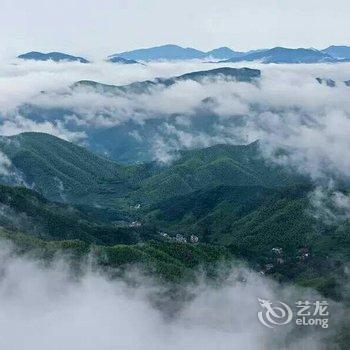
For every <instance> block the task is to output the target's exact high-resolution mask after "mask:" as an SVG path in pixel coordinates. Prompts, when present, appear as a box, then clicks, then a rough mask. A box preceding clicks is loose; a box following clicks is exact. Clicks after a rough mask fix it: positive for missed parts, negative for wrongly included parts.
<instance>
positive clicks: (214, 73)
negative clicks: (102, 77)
mask: <svg viewBox="0 0 350 350" xmlns="http://www.w3.org/2000/svg"><path fill="white" fill-rule="evenodd" d="M260 75H261V72H260V70H258V69H250V68H230V67H222V68H216V69H210V70H206V71H197V72H191V73H186V74H183V75H180V76H178V77H172V78H166V79H165V78H156V79H154V80H145V81H138V82H135V83H131V84H128V85H122V86H116V85H107V84H102V83H98V82H95V81H90V80H81V81H78V82H76V83H75V84H73V86H72V87H73V88H77V87H89V88H93V89H95V90H97V91H98V92H101V93H110V94H118V93H144V92H146V91H147V90H148V89H149V88H150V87H153V86H156V85H163V86H165V87H169V86H171V85H173V84H175V83H177V82H179V81H184V80H192V81H197V82H200V81H202V80H203V79H207V78H208V79H218V78H223V79H232V80H235V81H241V82H253V81H254V79H258V78H260Z"/></svg>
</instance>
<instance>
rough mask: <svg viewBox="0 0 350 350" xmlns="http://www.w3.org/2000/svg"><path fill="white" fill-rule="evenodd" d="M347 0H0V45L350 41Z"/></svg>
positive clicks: (99, 48)
mask: <svg viewBox="0 0 350 350" xmlns="http://www.w3.org/2000/svg"><path fill="white" fill-rule="evenodd" d="M349 13H350V1H349V0H332V1H329V0H215V1H214V0H171V1H169V0H1V2H0V23H1V30H0V43H1V48H0V53H1V54H2V55H7V56H8V55H15V54H19V53H22V52H23V51H29V50H43V51H48V50H57V51H67V52H70V53H73V54H81V55H86V56H90V57H103V56H105V55H107V54H112V53H116V52H121V51H125V50H130V49H134V48H140V47H149V46H153V45H161V44H165V43H175V44H180V45H184V46H192V47H196V48H199V49H212V48H214V47H218V46H223V45H225V46H229V47H231V48H233V49H236V50H247V49H253V48H265V47H272V46H278V45H283V46H288V47H301V46H303V47H316V48H323V47H326V46H328V45H330V44H350V29H349Z"/></svg>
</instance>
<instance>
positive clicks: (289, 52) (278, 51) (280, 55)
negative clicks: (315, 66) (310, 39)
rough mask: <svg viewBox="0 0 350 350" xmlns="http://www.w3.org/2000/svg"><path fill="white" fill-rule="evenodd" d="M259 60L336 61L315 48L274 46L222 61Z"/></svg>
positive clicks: (272, 61) (286, 61)
mask: <svg viewBox="0 0 350 350" xmlns="http://www.w3.org/2000/svg"><path fill="white" fill-rule="evenodd" d="M241 61H261V62H263V63H321V62H337V61H338V59H337V58H334V57H332V56H331V55H329V54H327V53H325V52H322V51H317V50H315V49H302V48H300V49H287V48H284V47H275V48H273V49H270V50H264V51H258V52H252V53H247V54H245V55H242V56H239V57H233V58H230V59H228V60H225V61H224V62H241Z"/></svg>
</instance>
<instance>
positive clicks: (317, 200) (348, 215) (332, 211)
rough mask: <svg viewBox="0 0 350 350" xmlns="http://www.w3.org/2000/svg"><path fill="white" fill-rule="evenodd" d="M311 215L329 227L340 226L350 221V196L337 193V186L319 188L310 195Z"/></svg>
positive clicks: (329, 185)
mask: <svg viewBox="0 0 350 350" xmlns="http://www.w3.org/2000/svg"><path fill="white" fill-rule="evenodd" d="M309 199H310V204H311V207H310V213H311V215H313V216H314V217H315V218H316V219H317V220H319V221H321V222H324V223H325V224H328V225H340V224H342V223H344V222H345V221H348V220H349V219H350V196H349V194H346V193H343V192H340V191H337V190H336V188H335V184H334V183H333V182H330V183H329V184H328V186H318V187H317V188H316V189H315V190H314V191H312V192H311V193H310V194H309Z"/></svg>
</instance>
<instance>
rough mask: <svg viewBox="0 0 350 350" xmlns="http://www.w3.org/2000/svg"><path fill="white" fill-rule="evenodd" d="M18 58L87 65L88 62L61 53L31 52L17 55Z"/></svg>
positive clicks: (81, 58)
mask: <svg viewBox="0 0 350 350" xmlns="http://www.w3.org/2000/svg"><path fill="white" fill-rule="evenodd" d="M18 58H20V59H23V60H34V61H54V62H61V61H68V62H80V63H89V61H88V60H87V59H85V58H83V57H78V56H72V55H68V54H65V53H62V52H49V53H42V52H36V51H32V52H28V53H25V54H23V55H19V56H18Z"/></svg>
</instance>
